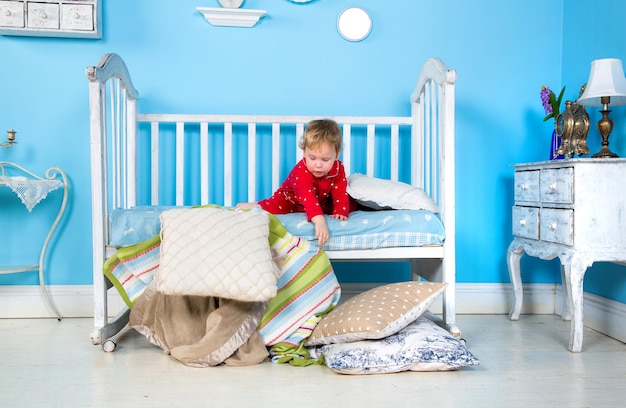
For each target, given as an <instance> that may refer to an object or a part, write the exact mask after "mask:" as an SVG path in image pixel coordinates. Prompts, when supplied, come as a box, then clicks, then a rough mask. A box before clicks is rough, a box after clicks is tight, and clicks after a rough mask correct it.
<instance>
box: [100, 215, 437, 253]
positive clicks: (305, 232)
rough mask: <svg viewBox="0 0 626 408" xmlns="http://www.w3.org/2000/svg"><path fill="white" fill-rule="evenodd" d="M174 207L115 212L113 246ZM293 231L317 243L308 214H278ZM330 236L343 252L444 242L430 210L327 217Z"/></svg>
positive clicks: (143, 231) (150, 229) (140, 233)
mask: <svg viewBox="0 0 626 408" xmlns="http://www.w3.org/2000/svg"><path fill="white" fill-rule="evenodd" d="M172 208H175V207H172V206H154V207H152V206H137V207H133V208H130V209H116V210H114V211H112V212H111V218H110V231H111V232H110V235H111V239H110V241H109V245H110V246H113V247H124V246H128V245H134V244H137V243H139V242H143V241H145V240H147V239H149V238H151V237H153V236H154V235H157V234H159V231H160V230H161V224H160V219H159V216H160V214H161V213H162V212H163V211H165V210H168V209H172ZM276 217H277V218H278V220H279V221H280V222H281V223H282V224H283V225H284V226H285V228H286V229H287V231H289V233H291V234H293V235H295V236H299V237H301V238H304V239H306V240H309V241H311V242H312V243H313V245H316V241H315V239H314V236H315V228H314V227H313V224H311V223H310V222H307V220H306V215H305V214H304V213H292V214H282V215H276ZM326 222H327V223H328V229H329V231H330V238H329V240H328V242H327V243H326V245H324V247H323V249H324V250H327V251H331V250H332V251H341V250H352V249H376V248H388V247H413V246H427V245H443V242H444V240H445V232H444V228H443V224H442V223H441V219H440V218H439V216H438V215H437V214H435V213H433V212H431V211H429V210H382V211H354V212H352V213H350V217H349V218H348V220H347V221H338V220H335V219H333V218H330V217H327V219H326Z"/></svg>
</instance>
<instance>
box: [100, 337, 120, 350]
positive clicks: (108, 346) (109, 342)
mask: <svg viewBox="0 0 626 408" xmlns="http://www.w3.org/2000/svg"><path fill="white" fill-rule="evenodd" d="M116 347H117V342H116V341H115V339H112V338H111V339H106V340H105V341H104V343H102V350H103V351H105V352H107V353H112V352H114V351H115V348H116Z"/></svg>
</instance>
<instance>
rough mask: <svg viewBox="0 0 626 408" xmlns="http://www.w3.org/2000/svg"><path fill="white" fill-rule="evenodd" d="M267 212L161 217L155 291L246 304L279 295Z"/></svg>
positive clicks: (188, 212)
mask: <svg viewBox="0 0 626 408" xmlns="http://www.w3.org/2000/svg"><path fill="white" fill-rule="evenodd" d="M268 236H269V218H268V215H267V213H265V212H253V211H232V210H228V209H225V208H206V207H205V208H184V209H183V208H178V209H172V210H167V211H164V212H163V213H161V264H160V267H159V270H158V271H157V274H156V282H157V290H159V291H160V292H163V293H165V294H170V295H197V296H216V297H222V298H228V299H235V300H241V301H246V302H251V301H265V300H269V299H271V298H272V297H274V296H275V295H276V290H277V289H276V281H277V276H278V273H279V271H278V270H277V267H276V266H275V264H274V263H273V262H272V253H271V250H270V246H269V241H268Z"/></svg>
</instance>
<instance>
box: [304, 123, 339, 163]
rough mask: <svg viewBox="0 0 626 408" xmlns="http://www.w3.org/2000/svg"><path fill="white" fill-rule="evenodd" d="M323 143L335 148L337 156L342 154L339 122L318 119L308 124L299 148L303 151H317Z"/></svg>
mask: <svg viewBox="0 0 626 408" xmlns="http://www.w3.org/2000/svg"><path fill="white" fill-rule="evenodd" d="M322 143H328V144H330V145H331V146H333V147H334V148H335V151H336V152H337V154H339V152H341V143H342V135H341V129H339V125H338V124H337V122H335V121H334V120H332V119H317V120H312V121H310V122H309V123H307V125H306V130H305V131H304V135H302V139H300V146H299V147H300V148H301V149H302V150H304V149H305V148H309V149H315V148H316V147H318V146H319V145H320V144H322Z"/></svg>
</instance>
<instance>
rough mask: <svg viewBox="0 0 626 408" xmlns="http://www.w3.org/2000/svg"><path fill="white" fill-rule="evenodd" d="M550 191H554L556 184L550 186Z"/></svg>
mask: <svg viewBox="0 0 626 408" xmlns="http://www.w3.org/2000/svg"><path fill="white" fill-rule="evenodd" d="M550 190H552V191H554V190H556V183H552V184H550Z"/></svg>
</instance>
